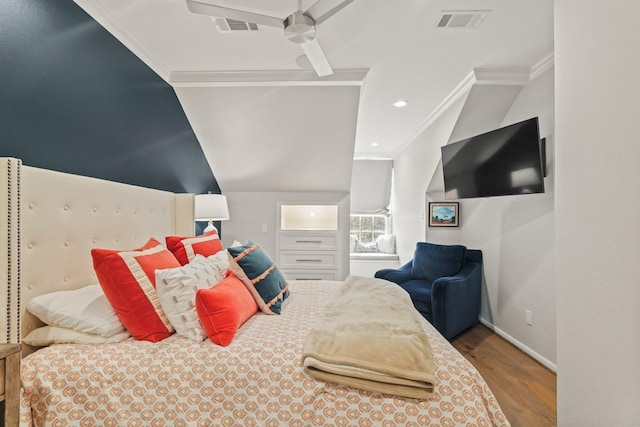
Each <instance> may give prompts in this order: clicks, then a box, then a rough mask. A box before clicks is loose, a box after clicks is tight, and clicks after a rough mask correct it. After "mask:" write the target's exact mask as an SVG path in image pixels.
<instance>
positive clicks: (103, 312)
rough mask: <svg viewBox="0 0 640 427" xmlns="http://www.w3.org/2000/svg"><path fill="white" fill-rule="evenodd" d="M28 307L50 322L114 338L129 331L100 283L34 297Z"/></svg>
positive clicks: (39, 317)
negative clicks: (126, 330)
mask: <svg viewBox="0 0 640 427" xmlns="http://www.w3.org/2000/svg"><path fill="white" fill-rule="evenodd" d="M27 310H28V311H29V312H30V313H31V314H33V315H34V316H36V317H37V318H38V319H40V320H42V321H43V322H44V323H46V324H47V325H52V326H61V327H63V328H68V329H74V330H76V331H79V332H86V333H89V334H96V335H100V336H103V337H111V336H113V335H116V334H120V333H122V332H124V331H125V328H124V326H123V325H122V322H120V319H119V318H118V315H117V314H116V312H115V311H114V310H113V307H111V304H110V303H109V301H108V300H107V298H106V297H105V296H104V293H103V292H102V288H101V287H100V285H89V286H85V287H83V288H80V289H74V290H69V291H56V292H51V293H48V294H44V295H39V296H37V297H35V298H32V299H31V301H29V304H27Z"/></svg>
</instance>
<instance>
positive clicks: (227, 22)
mask: <svg viewBox="0 0 640 427" xmlns="http://www.w3.org/2000/svg"><path fill="white" fill-rule="evenodd" d="M213 20H214V22H215V23H216V27H218V31H220V32H221V33H232V32H236V31H258V25H256V24H254V23H252V22H244V21H236V20H235V19H227V18H213Z"/></svg>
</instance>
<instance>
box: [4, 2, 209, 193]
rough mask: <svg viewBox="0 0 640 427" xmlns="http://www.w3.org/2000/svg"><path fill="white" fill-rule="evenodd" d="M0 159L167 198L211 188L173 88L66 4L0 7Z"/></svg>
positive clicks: (86, 17) (93, 22)
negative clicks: (145, 190) (136, 187)
mask: <svg viewBox="0 0 640 427" xmlns="http://www.w3.org/2000/svg"><path fill="white" fill-rule="evenodd" d="M0 129H1V135H0V156H10V157H17V158H20V159H22V160H23V162H24V163H25V164H27V165H30V166H35V167H41V168H47V169H53V170H58V171H61V172H68V173H75V174H80V175H85V176H91V177H96V178H102V179H109V180H113V181H118V182H124V183H128V184H134V185H140V186H145V187H150V188H156V189H161V190H167V191H173V192H192V193H204V192H207V191H212V192H216V191H218V186H217V183H216V180H215V178H214V175H213V173H212V171H211V168H210V167H209V164H208V163H207V161H206V159H205V157H204V154H203V151H202V148H201V146H200V144H199V142H198V140H197V138H196V136H195V134H194V133H193V130H192V128H191V126H190V124H189V122H188V120H187V118H186V116H185V114H184V112H183V110H182V108H181V106H180V103H179V102H178V100H177V98H176V95H175V93H174V91H173V88H172V87H171V86H170V85H169V84H167V83H166V82H165V81H164V80H162V79H161V78H160V77H159V76H158V75H157V74H156V73H155V72H153V71H152V70H151V69H150V68H149V67H148V66H147V65H145V64H144V63H143V62H142V61H140V59H139V58H137V57H136V56H135V55H134V54H132V53H131V52H130V51H129V50H128V49H127V48H125V47H124V46H123V45H122V44H121V43H120V42H119V41H118V40H117V39H115V38H114V37H113V36H112V35H111V34H109V32H107V31H106V30H105V29H104V28H103V27H101V26H100V25H99V24H98V23H96V22H95V21H94V20H93V19H92V18H91V17H90V16H88V15H87V14H86V13H85V12H84V11H82V9H80V8H79V7H77V5H75V4H74V3H73V2H72V1H70V0H60V1H39V0H4V1H3V2H2V7H1V11H0Z"/></svg>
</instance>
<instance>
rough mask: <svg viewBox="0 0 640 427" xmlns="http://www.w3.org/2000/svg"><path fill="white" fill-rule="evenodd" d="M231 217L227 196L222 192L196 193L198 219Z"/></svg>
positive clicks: (207, 219) (209, 219) (208, 219)
mask: <svg viewBox="0 0 640 427" xmlns="http://www.w3.org/2000/svg"><path fill="white" fill-rule="evenodd" d="M223 219H229V206H228V205H227V196H224V195H222V194H196V221H211V220H213V221H220V220H223Z"/></svg>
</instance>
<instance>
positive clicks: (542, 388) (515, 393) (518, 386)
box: [451, 323, 557, 427]
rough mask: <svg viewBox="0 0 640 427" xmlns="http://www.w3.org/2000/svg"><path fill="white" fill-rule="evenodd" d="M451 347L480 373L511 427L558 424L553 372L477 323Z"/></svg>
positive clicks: (456, 339)
mask: <svg viewBox="0 0 640 427" xmlns="http://www.w3.org/2000/svg"><path fill="white" fill-rule="evenodd" d="M451 344H453V346H454V347H455V348H457V349H458V351H460V352H461V353H462V354H463V355H464V356H465V357H466V358H467V359H468V360H469V361H470V362H471V363H472V364H473V365H474V366H475V367H476V369H478V371H480V374H481V375H482V377H483V378H484V379H485V381H486V382H487V384H489V387H490V388H491V390H492V391H493V394H494V395H495V396H496V399H497V400H498V403H499V404H500V407H502V410H503V411H504V413H505V414H506V416H507V419H508V420H509V421H510V422H511V425H512V427H538V426H540V427H547V426H555V425H557V421H556V416H557V405H556V375H555V374H554V373H553V372H551V371H549V370H548V369H547V368H545V367H544V366H542V365H540V364H539V363H538V362H536V361H535V360H534V359H532V358H531V357H530V356H528V355H527V354H525V353H524V352H522V351H521V350H519V349H518V348H516V347H515V346H513V345H512V344H511V343H509V342H507V341H506V340H504V339H503V338H502V337H500V336H499V335H497V334H495V333H494V332H492V331H491V330H490V329H489V328H487V327H486V326H484V325H482V324H480V323H478V324H477V325H476V326H474V327H472V328H470V329H469V330H467V331H465V332H464V333H462V334H461V335H459V336H457V337H456V338H454V339H453V340H452V341H451Z"/></svg>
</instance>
